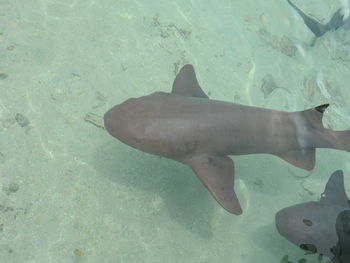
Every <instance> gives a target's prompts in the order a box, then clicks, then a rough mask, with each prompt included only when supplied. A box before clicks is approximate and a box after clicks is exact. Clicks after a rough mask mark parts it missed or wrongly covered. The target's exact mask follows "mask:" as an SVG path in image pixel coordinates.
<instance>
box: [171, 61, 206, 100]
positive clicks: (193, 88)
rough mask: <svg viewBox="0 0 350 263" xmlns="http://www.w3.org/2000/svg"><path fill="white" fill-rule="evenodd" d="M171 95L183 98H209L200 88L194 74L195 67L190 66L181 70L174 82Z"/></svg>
mask: <svg viewBox="0 0 350 263" xmlns="http://www.w3.org/2000/svg"><path fill="white" fill-rule="evenodd" d="M171 93H173V94H177V95H181V96H189V97H199V98H206V99H207V98H208V96H207V95H206V94H205V93H204V91H203V90H202V89H201V87H200V86H199V84H198V81H197V78H196V73H195V72H194V69H193V66H192V65H190V64H187V65H185V66H183V67H182V68H181V69H180V72H179V73H178V74H177V76H176V78H175V80H174V83H173V89H172V91H171Z"/></svg>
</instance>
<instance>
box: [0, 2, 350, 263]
mask: <svg viewBox="0 0 350 263" xmlns="http://www.w3.org/2000/svg"><path fill="white" fill-rule="evenodd" d="M300 2H301V1H296V3H298V4H300ZM328 2H329V1H328ZM324 6H325V8H323V9H322V8H321V9H320V8H318V10H317V12H318V13H317V15H318V16H321V17H322V14H324V16H325V17H327V15H328V13H327V12H329V10H331V8H333V9H334V10H336V7H334V6H333V5H329V6H330V8H328V9H327V4H326V5H324ZM301 7H303V6H302V5H301ZM305 8H307V7H305ZM308 10H310V9H308ZM310 11H312V10H310ZM322 12H323V13H322ZM343 33H344V32H343ZM348 35H349V33H348ZM347 37H348V38H350V37H349V36H347ZM344 39H345V38H344V36H343V35H342V32H338V31H337V32H333V33H330V34H327V36H324V37H323V38H322V39H319V40H318V41H317V42H316V45H315V47H313V48H308V47H307V43H310V42H311V40H312V33H311V32H310V31H309V30H308V29H307V28H306V26H305V25H304V23H303V21H302V20H301V19H300V17H298V16H297V15H296V13H295V12H294V11H293V10H292V9H291V7H290V6H289V5H288V4H287V2H284V1H255V0H240V1H232V0H231V1H229V0H220V1H219V0H208V1H201V0H192V1H188V0H182V1H160V0H158V1H153V0H148V1H131V0H129V1H122V0H119V1H118V0H104V1H94V0H76V1H74V0H71V1H69V0H32V1H23V0H0V73H4V74H3V75H0V262H1V263H27V262H35V263H51V262H52V263H56V262H57V263H59V262H60V263H61V262H84V263H85V262H87V263H90V262H91V263H96V262H99V263H104V262H106V263H109V262H115V263H119V262H120V263H133V262H136V263H140V262H143V263H148V262H150V263H157V262H162V263H163V262H167V263H172V262H183V263H185V262H186V263H187V262H188V263H207V262H213V263H221V262H234V263H256V262H259V263H279V262H280V261H281V259H282V257H283V256H284V255H286V254H287V255H289V259H290V260H292V261H293V263H294V262H297V260H298V259H300V258H302V257H304V255H303V252H302V251H301V250H300V249H298V248H297V247H295V246H294V245H293V244H291V243H289V242H288V241H286V240H285V239H284V238H283V237H281V236H280V235H279V234H278V233H277V230H276V229H275V226H274V215H275V213H276V212H277V211H278V210H279V209H281V208H283V207H286V206H289V205H293V204H296V203H300V202H304V201H311V200H316V199H317V198H318V197H319V195H320V193H321V192H322V191H323V189H324V186H325V183H326V181H327V180H328V177H329V175H330V174H331V173H332V172H333V171H334V170H337V169H343V170H344V172H345V176H346V180H347V182H346V183H347V187H350V184H349V183H348V181H349V180H348V179H349V178H350V166H349V161H350V155H349V153H346V152H340V151H332V150H318V151H317V164H316V168H315V170H314V171H313V173H312V176H311V177H309V178H308V179H307V180H306V181H305V182H304V183H303V185H304V187H306V188H307V189H308V190H309V191H312V192H314V193H315V194H314V195H313V196H311V195H310V194H308V192H307V191H306V190H304V189H303V187H302V186H301V183H302V180H301V179H297V178H295V177H294V176H293V175H292V173H294V174H295V175H298V176H303V175H307V172H305V171H302V170H300V169H297V168H295V167H292V166H291V165H290V164H288V163H286V162H283V161H281V160H279V159H278V158H276V157H273V156H253V155H252V156H241V157H234V158H233V159H234V161H235V165H236V189H237V192H238V194H239V196H240V198H241V200H242V203H243V204H244V207H243V208H244V213H243V215H241V216H234V215H231V214H229V213H227V212H225V211H224V210H223V209H222V208H221V207H220V206H219V205H217V204H216V202H215V201H214V200H213V199H212V198H211V196H210V195H209V193H207V191H206V190H205V188H204V187H203V186H202V185H201V184H200V182H199V181H198V180H197V178H196V177H195V176H194V175H193V173H192V172H191V171H190V169H188V168H187V167H185V166H183V165H180V164H178V163H175V162H173V161H170V160H166V159H164V158H162V159H160V158H158V157H156V156H151V155H148V154H145V153H142V152H139V151H137V150H134V149H132V148H130V147H128V146H126V145H124V144H122V143H120V142H118V141H117V140H115V139H114V138H112V137H111V136H109V135H108V134H107V133H106V132H105V131H104V130H103V129H101V128H98V127H96V126H94V125H92V124H91V123H90V122H87V121H85V120H84V117H85V115H86V114H87V113H92V114H96V115H97V116H102V115H103V113H104V112H105V111H106V110H107V109H108V108H110V107H111V106H113V105H115V104H118V103H120V102H122V101H123V100H125V99H127V98H129V97H137V96H141V95H145V94H148V93H151V92H154V91H160V90H161V91H169V90H170V88H171V84H172V81H173V79H174V76H175V71H176V69H178V68H179V67H181V66H182V65H183V64H185V63H192V64H194V66H195V68H196V71H197V75H198V78H199V81H200V83H201V86H202V88H203V90H204V91H205V92H207V93H210V97H211V98H215V99H219V100H226V101H234V102H238V103H243V104H247V105H254V106H260V107H269V108H275V109H279V110H287V111H297V110H302V109H306V108H311V107H313V106H315V105H319V104H323V103H327V102H330V103H332V105H333V106H332V107H331V108H330V109H329V110H328V111H327V112H326V114H325V123H326V124H327V125H331V126H332V127H333V128H344V129H345V128H349V127H350V121H349V119H348V118H347V116H349V113H350V107H349V98H350V95H349V92H350V91H349V90H350V89H349V87H348V85H349V84H348V83H349V79H348V78H349V76H350V75H349V64H350V55H349V56H348V57H347V55H348V53H346V52H347V50H349V49H348V47H349V46H346V45H345V44H344V43H343V42H346V41H345V40H344ZM341 41H343V42H341ZM295 46H298V47H299V49H297V50H295V53H293V52H294V51H293V47H295ZM290 52H292V53H290ZM288 54H289V55H290V56H288ZM321 73H322V74H323V76H324V77H325V78H326V79H327V80H328V82H329V86H327V87H315V85H314V84H315V82H312V76H316V75H317V74H318V75H319V78H320V76H321V75H320V74H321ZM268 75H270V77H267V76H268ZM1 76H2V77H1ZM271 79H272V80H273V81H271ZM305 79H309V80H310V79H311V80H310V83H311V84H310V85H309V86H307V87H308V88H305V87H304V85H303V83H304V81H305ZM264 80H265V85H266V86H264V87H265V88H266V89H267V90H269V89H271V88H273V86H274V85H275V86H277V87H278V88H276V89H275V90H273V91H272V92H271V93H268V92H267V93H266V94H265V97H264V94H263V92H262V89H261V86H262V83H263V81H264ZM273 82H275V84H274V85H273ZM271 83H272V84H271ZM321 83H322V82H321ZM16 113H20V114H21V115H17V118H16V119H17V120H15V115H16ZM93 118H94V119H93V120H92V121H95V122H96V123H95V124H96V125H99V121H100V120H101V119H100V118H99V117H93ZM28 121H29V122H30V124H28ZM20 125H22V126H24V127H21V126H20ZM17 187H18V188H19V189H18V190H17V189H16V188H17ZM307 259H308V262H309V263H310V262H311V263H313V262H317V260H316V257H315V256H307ZM324 262H325V261H324Z"/></svg>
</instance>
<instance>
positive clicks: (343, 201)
mask: <svg viewBox="0 0 350 263" xmlns="http://www.w3.org/2000/svg"><path fill="white" fill-rule="evenodd" d="M321 201H323V202H330V203H333V204H337V205H339V206H344V207H349V203H348V196H347V194H346V192H345V186H344V175H343V171H342V170H337V171H335V172H334V173H333V174H332V175H331V177H330V178H329V180H328V182H327V185H326V188H325V190H324V192H323V193H322V195H321Z"/></svg>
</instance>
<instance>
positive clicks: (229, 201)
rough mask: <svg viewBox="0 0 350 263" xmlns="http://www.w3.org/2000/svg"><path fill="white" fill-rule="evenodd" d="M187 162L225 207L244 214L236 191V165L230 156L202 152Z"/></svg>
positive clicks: (238, 213) (229, 210)
mask: <svg viewBox="0 0 350 263" xmlns="http://www.w3.org/2000/svg"><path fill="white" fill-rule="evenodd" d="M186 164H187V165H188V166H189V167H191V168H192V170H193V171H194V172H195V173H196V175H197V177H198V178H199V179H200V180H201V181H202V183H203V184H204V185H205V187H206V188H207V189H208V190H209V192H210V193H211V194H212V196H213V197H214V198H215V200H216V201H217V202H218V203H219V204H220V205H221V206H222V207H223V208H225V209H226V210H227V211H228V212H230V213H232V214H236V215H240V214H242V208H241V206H240V204H239V201H238V198H237V196H236V194H235V191H234V183H233V180H234V165H233V161H232V160H231V159H230V158H229V157H227V156H216V155H211V154H202V155H196V156H193V157H191V158H190V159H189V160H188V161H186Z"/></svg>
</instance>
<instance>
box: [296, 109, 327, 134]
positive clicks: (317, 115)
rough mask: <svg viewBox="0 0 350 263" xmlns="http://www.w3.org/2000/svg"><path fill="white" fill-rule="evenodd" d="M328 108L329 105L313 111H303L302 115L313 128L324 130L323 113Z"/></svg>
mask: <svg viewBox="0 0 350 263" xmlns="http://www.w3.org/2000/svg"><path fill="white" fill-rule="evenodd" d="M328 106H329V104H323V105H319V106H317V107H314V108H312V109H308V110H305V111H302V112H301V113H302V115H303V117H304V119H305V120H306V122H307V124H308V125H311V126H312V127H315V128H318V129H319V128H323V123H322V118H323V113H324V112H325V110H326V109H327V108H328Z"/></svg>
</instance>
